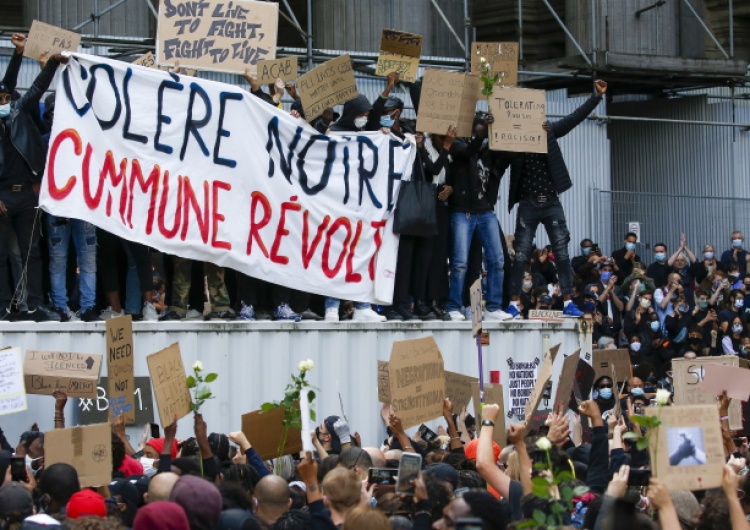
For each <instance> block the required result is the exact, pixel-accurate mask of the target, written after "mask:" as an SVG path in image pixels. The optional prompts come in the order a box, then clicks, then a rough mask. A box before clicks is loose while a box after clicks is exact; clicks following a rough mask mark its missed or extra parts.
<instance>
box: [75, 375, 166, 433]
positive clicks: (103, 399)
mask: <svg viewBox="0 0 750 530" xmlns="http://www.w3.org/2000/svg"><path fill="white" fill-rule="evenodd" d="M107 388H109V380H108V378H107V377H100V378H99V385H98V386H97V387H96V398H95V399H92V398H80V399H78V402H77V403H76V406H77V408H78V423H80V424H81V425H91V424H93V423H104V422H107V421H110V417H111V416H110V412H109V410H110V406H112V407H117V406H121V405H122V404H123V403H124V401H125V398H124V397H123V396H120V397H119V398H117V399H116V400H115V399H111V398H110V397H109V396H108V395H107ZM133 402H134V403H135V407H134V408H135V421H134V423H135V424H136V425H146V424H147V423H154V398H153V394H152V393H151V378H149V377H136V378H135V389H134V390H133Z"/></svg>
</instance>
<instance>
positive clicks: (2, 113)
mask: <svg viewBox="0 0 750 530" xmlns="http://www.w3.org/2000/svg"><path fill="white" fill-rule="evenodd" d="M8 116H10V103H6V104H5V105H0V118H7V117H8Z"/></svg>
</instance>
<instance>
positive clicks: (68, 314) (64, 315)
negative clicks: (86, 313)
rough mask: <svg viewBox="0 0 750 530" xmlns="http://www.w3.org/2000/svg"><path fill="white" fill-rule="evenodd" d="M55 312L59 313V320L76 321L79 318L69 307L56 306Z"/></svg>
mask: <svg viewBox="0 0 750 530" xmlns="http://www.w3.org/2000/svg"><path fill="white" fill-rule="evenodd" d="M55 313H57V314H58V315H60V322H76V321H78V320H80V319H79V318H78V316H77V315H76V314H75V312H74V311H71V310H70V309H63V308H62V307H56V308H55Z"/></svg>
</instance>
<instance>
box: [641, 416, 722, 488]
mask: <svg viewBox="0 0 750 530" xmlns="http://www.w3.org/2000/svg"><path fill="white" fill-rule="evenodd" d="M645 411H646V415H647V416H658V417H659V419H661V422H662V425H660V426H659V427H657V429H656V431H657V432H655V430H654V429H649V433H648V434H649V453H650V456H651V462H652V464H651V470H652V472H653V474H654V476H656V477H657V478H658V479H659V480H661V481H662V482H663V483H664V485H665V486H666V487H667V488H669V489H670V490H672V491H677V490H702V489H710V488H718V487H720V486H721V477H722V472H723V467H724V445H723V443H722V438H721V427H720V423H719V410H718V409H717V408H716V406H715V405H692V406H673V407H647V408H646V409H645Z"/></svg>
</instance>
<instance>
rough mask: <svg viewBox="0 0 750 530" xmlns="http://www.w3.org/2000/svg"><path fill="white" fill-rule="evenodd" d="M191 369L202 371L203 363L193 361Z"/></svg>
mask: <svg viewBox="0 0 750 530" xmlns="http://www.w3.org/2000/svg"><path fill="white" fill-rule="evenodd" d="M193 370H195V371H196V372H202V371H203V363H202V362H200V361H195V362H194V363H193Z"/></svg>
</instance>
